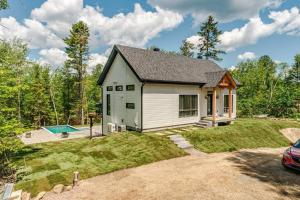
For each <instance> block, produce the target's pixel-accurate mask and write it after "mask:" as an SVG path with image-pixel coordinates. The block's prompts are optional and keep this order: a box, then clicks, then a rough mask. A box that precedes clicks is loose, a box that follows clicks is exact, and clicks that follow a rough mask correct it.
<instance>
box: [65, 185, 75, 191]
mask: <svg viewBox="0 0 300 200" xmlns="http://www.w3.org/2000/svg"><path fill="white" fill-rule="evenodd" d="M72 188H73V187H72V186H71V185H68V186H65V188H64V191H70V190H72Z"/></svg>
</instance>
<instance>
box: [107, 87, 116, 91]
mask: <svg viewBox="0 0 300 200" xmlns="http://www.w3.org/2000/svg"><path fill="white" fill-rule="evenodd" d="M113 89H114V87H113V86H107V87H106V91H113Z"/></svg>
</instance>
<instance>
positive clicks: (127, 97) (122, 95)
mask: <svg viewBox="0 0 300 200" xmlns="http://www.w3.org/2000/svg"><path fill="white" fill-rule="evenodd" d="M117 85H122V86H123V91H116V86H117ZM126 85H134V86H135V90H134V91H126ZM107 86H113V91H107ZM141 86H142V83H141V82H140V81H139V80H138V78H137V77H136V75H135V74H134V73H133V71H132V70H131V69H130V68H129V66H128V65H127V63H126V62H125V61H124V59H123V58H122V57H121V56H120V55H119V54H117V56H116V57H115V59H114V61H113V63H112V66H111V67H110V70H109V72H108V73H107V75H106V78H105V80H104V82H103V84H102V89H103V133H104V134H105V133H107V132H108V127H107V123H115V124H117V125H126V126H130V127H135V128H138V129H141ZM107 94H110V99H111V114H110V116H109V115H107ZM126 103H134V104H135V108H134V109H127V108H126Z"/></svg>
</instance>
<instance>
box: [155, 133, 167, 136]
mask: <svg viewBox="0 0 300 200" xmlns="http://www.w3.org/2000/svg"><path fill="white" fill-rule="evenodd" d="M155 135H159V136H162V135H165V134H163V133H155Z"/></svg>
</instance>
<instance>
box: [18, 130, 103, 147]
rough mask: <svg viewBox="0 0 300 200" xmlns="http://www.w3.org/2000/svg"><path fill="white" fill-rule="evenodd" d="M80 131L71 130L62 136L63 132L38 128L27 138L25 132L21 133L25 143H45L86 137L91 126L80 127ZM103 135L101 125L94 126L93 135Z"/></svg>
mask: <svg viewBox="0 0 300 200" xmlns="http://www.w3.org/2000/svg"><path fill="white" fill-rule="evenodd" d="M78 129H80V130H79V131H78V132H77V131H76V132H71V133H70V134H69V136H68V137H67V138H62V137H61V133H58V134H53V133H50V132H49V131H47V130H45V129H38V130H33V131H28V132H31V137H30V138H26V137H25V134H26V133H23V134H22V135H20V139H21V140H22V142H23V143H24V144H37V143H44V142H54V141H61V140H70V139H76V138H84V137H89V136H90V129H89V127H88V126H87V127H80V128H78ZM99 135H101V126H93V136H99Z"/></svg>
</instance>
